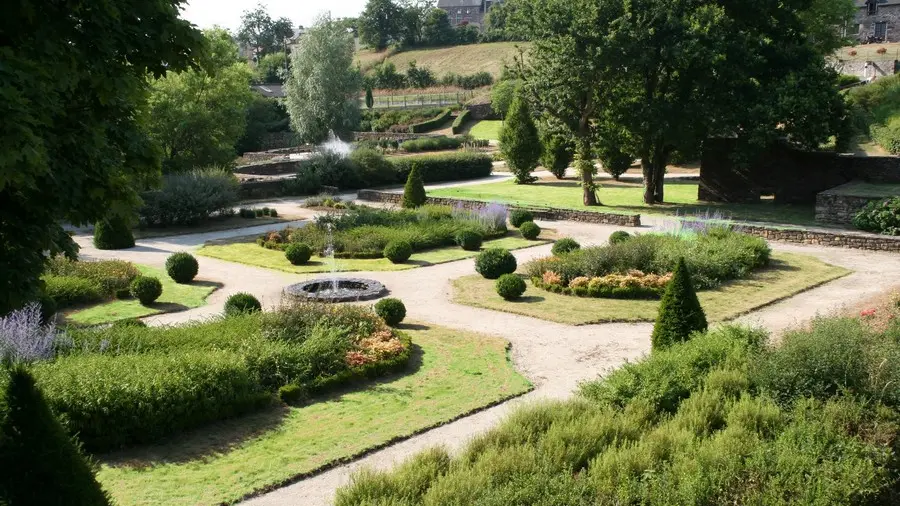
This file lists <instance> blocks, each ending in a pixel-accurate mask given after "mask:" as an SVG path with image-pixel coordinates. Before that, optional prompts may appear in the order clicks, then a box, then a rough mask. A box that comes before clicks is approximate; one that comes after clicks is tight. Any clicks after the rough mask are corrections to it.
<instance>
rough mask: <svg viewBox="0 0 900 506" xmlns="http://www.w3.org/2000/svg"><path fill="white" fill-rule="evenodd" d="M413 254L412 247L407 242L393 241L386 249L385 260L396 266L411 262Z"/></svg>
mask: <svg viewBox="0 0 900 506" xmlns="http://www.w3.org/2000/svg"><path fill="white" fill-rule="evenodd" d="M412 253H413V250H412V246H410V245H409V243H408V242H406V241H392V242H389V243H388V244H387V246H385V247H384V258H387V259H388V260H390V261H391V263H395V264H402V263H403V262H405V261H407V260H409V257H411V256H412Z"/></svg>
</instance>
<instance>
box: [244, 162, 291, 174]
mask: <svg viewBox="0 0 900 506" xmlns="http://www.w3.org/2000/svg"><path fill="white" fill-rule="evenodd" d="M301 163H302V161H300V160H276V161H271V162H260V163H254V164H252V165H243V166H241V167H237V168H236V169H234V173H235V174H252V175H254V176H275V175H278V174H293V173H296V172H297V171H298V170H300V164H301Z"/></svg>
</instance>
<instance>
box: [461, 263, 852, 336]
mask: <svg viewBox="0 0 900 506" xmlns="http://www.w3.org/2000/svg"><path fill="white" fill-rule="evenodd" d="M849 273H850V271H848V270H847V269H844V268H842V267H836V266H833V265H829V264H827V263H825V262H822V261H821V260H818V259H817V258H815V257H811V256H805V255H796V254H790V253H775V254H773V255H772V258H771V260H770V262H769V266H768V267H764V268H761V269H757V270H755V271H753V272H752V273H750V275H749V276H748V277H746V278H743V279H739V280H734V281H728V282H726V283H724V284H722V285H720V286H718V287H716V288H713V289H709V290H703V291H700V292H698V293H697V297H698V298H699V299H700V304H701V305H702V306H703V309H704V311H705V312H706V317H707V318H708V319H709V321H710V322H716V321H724V320H730V319H733V318H736V317H738V316H741V315H743V314H746V313H749V312H750V311H752V310H754V309H757V308H759V307H762V306H765V305H768V304H771V303H774V302H777V301H779V300H782V299H785V298H787V297H791V296H793V295H796V294H798V293H800V292H803V291H806V290H809V289H810V288H813V287H816V286H819V285H822V284H824V283H827V282H829V281H832V280H835V279H837V278H840V277H842V276H845V275H847V274H849ZM452 284H453V301H454V302H456V303H457V304H464V305H468V306H474V307H480V308H485V309H492V310H495V311H505V312H510V313H515V314H521V315H525V316H530V317H533V318H538V319H542V320H549V321H554V322H558V323H564V324H569V325H585V324H593V323H607V322H653V321H655V320H656V317H657V311H658V308H659V301H658V300H655V299H656V298H657V296H656V295H654V296H653V298H647V299H611V298H583V299H580V300H578V301H577V303H576V301H573V299H572V296H570V295H564V294H562V293H554V292H551V291H547V290H537V289H532V288H531V287H532V286H534V284H533V283H532V282H531V280H527V281H526V284H527V285H528V287H529V288H528V291H527V292H526V294H525V295H524V296H523V297H522V298H521V299H519V300H518V301H516V302H515V303H509V302H507V301H505V300H503V299H502V298H501V297H500V296H499V295H497V293H496V292H495V291H494V284H493V282H491V281H489V280H485V279H482V277H481V276H480V275H478V274H473V275H471V276H464V277H462V278H459V279H455V280H453V283H452Z"/></svg>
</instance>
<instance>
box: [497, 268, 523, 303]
mask: <svg viewBox="0 0 900 506" xmlns="http://www.w3.org/2000/svg"><path fill="white" fill-rule="evenodd" d="M494 288H495V289H496V290H497V294H498V295H500V296H501V297H503V298H504V299H505V300H515V299H518V298H519V297H521V296H522V294H523V293H525V281H524V280H523V279H522V278H520V277H519V276H516V275H515V274H504V275H502V276H500V277H499V278H497V281H496V282H495V283H494Z"/></svg>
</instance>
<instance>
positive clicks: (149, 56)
mask: <svg viewBox="0 0 900 506" xmlns="http://www.w3.org/2000/svg"><path fill="white" fill-rule="evenodd" d="M182 3H183V2H181V1H180V0H160V1H156V2H145V1H142V0H118V1H116V2H104V3H97V2H89V1H86V0H80V1H79V0H75V1H72V2H65V3H59V2H42V3H40V4H37V3H35V2H30V1H26V0H11V1H10V2H6V3H4V6H3V15H2V16H0V61H2V62H3V63H2V64H0V109H2V111H3V112H2V118H3V119H2V121H0V244H2V245H3V247H2V248H0V265H2V266H3V268H2V269H0V314H3V313H6V312H7V311H8V310H10V309H14V308H16V307H19V306H20V305H22V304H23V303H24V302H26V301H28V300H29V299H30V298H32V297H35V296H36V295H37V294H36V292H37V291H38V289H39V285H40V281H39V279H40V275H41V272H42V271H43V270H44V266H45V262H46V261H47V258H48V257H47V255H46V252H49V253H50V254H51V255H53V254H57V253H60V252H69V253H71V254H74V252H75V249H76V247H75V243H74V242H73V241H72V238H71V237H69V235H68V234H66V233H65V231H64V230H63V228H62V226H61V225H60V223H64V222H68V223H72V224H75V225H85V224H87V223H92V222H94V221H96V220H98V219H100V218H102V217H104V216H105V215H107V213H109V212H110V211H112V212H115V213H120V214H124V213H127V212H129V210H130V209H131V208H132V207H133V206H134V205H136V201H137V194H136V192H135V191H134V187H135V186H137V185H139V184H143V182H144V181H145V180H147V179H149V178H153V177H156V176H157V175H158V171H159V158H158V154H157V152H156V150H155V149H154V148H153V144H152V143H151V142H150V141H149V139H147V137H146V135H145V134H144V131H143V129H142V127H141V125H140V123H139V115H138V114H137V112H138V111H139V109H140V107H141V105H142V103H143V102H144V100H145V99H146V90H147V84H146V78H147V75H148V74H150V75H155V76H161V75H163V74H165V73H166V72H167V71H171V70H178V69H181V68H184V67H186V66H187V65H189V64H190V63H191V61H192V59H193V58H194V53H195V51H196V49H197V48H198V47H199V46H200V42H201V40H202V38H201V35H200V32H198V31H197V30H195V29H194V28H193V27H192V26H191V24H190V23H188V22H187V21H184V20H182V19H179V18H178V14H179V7H180V5H181V4H182Z"/></svg>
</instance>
